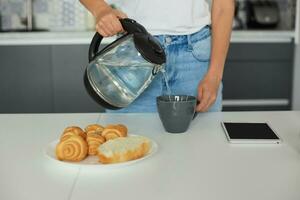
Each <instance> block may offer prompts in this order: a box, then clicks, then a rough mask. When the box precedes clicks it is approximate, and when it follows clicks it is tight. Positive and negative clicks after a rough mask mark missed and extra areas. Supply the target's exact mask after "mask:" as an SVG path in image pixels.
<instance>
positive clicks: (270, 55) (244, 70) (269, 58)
mask: <svg viewBox="0 0 300 200" xmlns="http://www.w3.org/2000/svg"><path fill="white" fill-rule="evenodd" d="M293 49H294V45H293V44H292V43H280V44H272V43H271V44H270V43H268V44H266V43H251V44H245V43H244V44H242V43H239V44H232V45H231V46H230V50H229V53H228V58H227V62H226V65H225V71H224V78H223V83H224V93H223V94H224V100H225V102H226V100H231V102H239V101H242V102H243V100H247V101H248V102H250V104H251V102H255V101H257V100H260V101H261V100H263V101H261V102H264V101H268V102H270V103H269V105H268V103H266V104H264V105H260V104H259V103H258V104H255V103H254V106H249V105H238V103H237V104H232V105H230V104H229V105H225V106H224V110H270V109H275V110H286V109H290V107H291V95H292V73H293ZM282 100H284V101H283V103H280V102H282ZM273 102H275V103H273ZM276 102H279V103H276ZM284 102H285V103H284Z"/></svg>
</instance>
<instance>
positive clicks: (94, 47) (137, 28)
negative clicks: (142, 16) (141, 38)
mask: <svg viewBox="0 0 300 200" xmlns="http://www.w3.org/2000/svg"><path fill="white" fill-rule="evenodd" d="M119 20H120V22H121V25H122V27H123V29H124V30H125V31H126V32H127V33H128V34H134V33H145V34H146V33H147V31H146V29H145V28H144V27H143V26H142V25H140V24H139V23H137V22H136V21H135V20H133V19H129V18H124V19H119ZM102 39H103V36H102V35H100V34H99V33H98V32H96V33H95V35H94V37H93V39H92V42H91V44H90V48H89V62H91V61H92V60H94V58H95V56H96V54H97V53H98V49H99V46H100V44H101V41H102Z"/></svg>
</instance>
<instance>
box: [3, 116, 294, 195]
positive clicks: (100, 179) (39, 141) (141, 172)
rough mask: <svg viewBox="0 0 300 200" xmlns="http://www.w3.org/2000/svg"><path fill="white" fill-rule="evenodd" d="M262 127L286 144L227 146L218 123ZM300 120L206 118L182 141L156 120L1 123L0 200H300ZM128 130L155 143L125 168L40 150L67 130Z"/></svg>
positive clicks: (11, 119)
mask: <svg viewBox="0 0 300 200" xmlns="http://www.w3.org/2000/svg"><path fill="white" fill-rule="evenodd" d="M223 120H224V121H239V122H265V121H268V122H269V124H270V126H271V127H272V128H273V129H274V130H275V131H276V132H277V134H278V135H279V136H280V137H281V138H282V140H283V143H282V144H255V145H254V144H252V145H249V144H248V145H246V144H245V145H241V144H240V145H237V144H229V143H228V142H227V140H226V137H225V134H224V132H223V130H222V128H221V125H220V122H221V121H223ZM299 122H300V112H292V111H289V112H223V113H205V114H199V116H198V117H197V118H196V119H195V120H194V121H193V122H192V124H191V126H190V128H189V130H188V131H187V132H186V133H183V134H170V133H166V132H165V131H164V129H163V127H162V125H161V122H160V121H159V118H158V115H157V114H105V113H103V114H96V113H94V114H7V115H6V114H2V115H0V136H1V140H0V158H1V164H0V177H1V179H0V199H5V200H19V199H30V200H40V199H43V200H48V199H49V200H50V199H51V200H53V199H55V200H60V199H61V200H70V199H71V200H77V199H78V200H79V199H87V198H88V199H109V200H119V199H130V200H135V199H136V200H140V199H143V200H153V199H172V200H182V199H205V200H216V199H223V200H241V199H243V200H253V199H256V200H282V199H286V200H299V199H300V190H299V186H300V123H299ZM92 123H100V124H102V125H106V124H110V123H123V124H126V125H127V127H128V129H129V133H131V134H141V135H146V136H148V137H150V138H152V139H153V140H155V141H156V142H157V143H158V151H157V152H156V154H154V155H153V156H152V157H150V158H148V159H145V160H143V161H141V162H137V163H135V164H133V165H129V166H126V167H123V168H113V169H103V168H101V167H99V168H95V167H77V166H70V165H65V164H62V163H58V162H56V161H54V160H50V159H48V158H47V157H46V156H45V155H44V153H43V150H44V148H45V146H46V145H47V144H48V143H49V142H51V141H53V140H56V139H57V138H58V137H59V136H60V134H61V132H62V130H63V129H64V128H65V127H66V126H70V125H77V126H81V127H85V126H86V125H88V124H92Z"/></svg>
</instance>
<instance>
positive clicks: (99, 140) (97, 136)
mask: <svg viewBox="0 0 300 200" xmlns="http://www.w3.org/2000/svg"><path fill="white" fill-rule="evenodd" d="M86 141H87V144H88V154H89V155H97V149H98V147H99V146H100V145H101V144H103V143H104V142H105V138H104V137H103V136H102V135H101V132H100V131H99V130H98V131H90V132H88V133H87V137H86Z"/></svg>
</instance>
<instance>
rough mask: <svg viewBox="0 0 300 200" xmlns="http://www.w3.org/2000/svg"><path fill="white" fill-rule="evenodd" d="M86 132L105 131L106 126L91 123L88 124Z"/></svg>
mask: <svg viewBox="0 0 300 200" xmlns="http://www.w3.org/2000/svg"><path fill="white" fill-rule="evenodd" d="M84 130H85V132H86V133H88V132H90V131H96V130H97V131H101V132H102V131H103V130H104V127H103V126H101V125H99V124H90V125H88V126H87V127H85V129H84Z"/></svg>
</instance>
